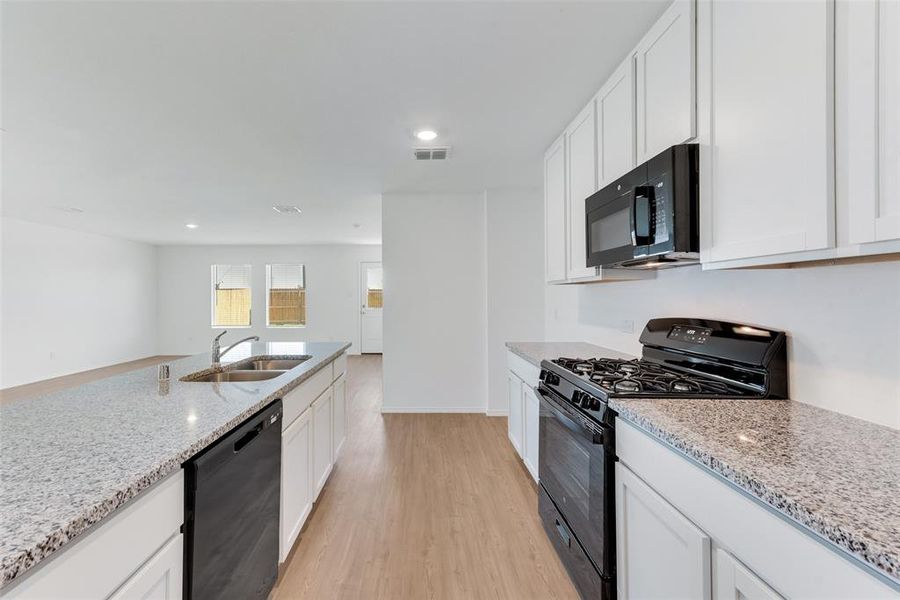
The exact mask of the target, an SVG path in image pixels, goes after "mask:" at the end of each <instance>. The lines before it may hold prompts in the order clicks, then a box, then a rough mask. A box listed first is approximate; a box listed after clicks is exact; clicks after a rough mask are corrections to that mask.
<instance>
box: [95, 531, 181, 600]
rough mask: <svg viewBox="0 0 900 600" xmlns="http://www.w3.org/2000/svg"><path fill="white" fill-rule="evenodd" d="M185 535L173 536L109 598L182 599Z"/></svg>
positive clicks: (141, 599)
mask: <svg viewBox="0 0 900 600" xmlns="http://www.w3.org/2000/svg"><path fill="white" fill-rule="evenodd" d="M183 554H184V536H183V535H181V534H178V535H176V536H175V537H173V538H172V539H171V540H169V542H168V543H167V544H166V545H165V546H163V547H162V549H160V551H159V552H157V553H156V554H155V555H153V557H152V558H151V559H150V560H148V561H147V562H146V563H145V564H144V566H142V567H141V568H140V569H138V571H137V573H135V574H134V575H132V576H131V578H129V579H128V581H126V582H125V584H124V585H123V586H122V587H120V588H119V589H118V590H117V591H116V593H114V594H113V595H112V596H110V600H181V597H182V587H183V584H184V580H183V575H182V570H183V568H184V558H183Z"/></svg>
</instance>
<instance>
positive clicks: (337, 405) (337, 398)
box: [333, 375, 347, 462]
mask: <svg viewBox="0 0 900 600" xmlns="http://www.w3.org/2000/svg"><path fill="white" fill-rule="evenodd" d="M346 381H347V378H346V377H344V376H343V375H341V376H340V377H339V378H338V380H337V381H335V382H334V400H333V402H334V458H333V460H334V461H335V462H337V457H338V454H339V453H340V451H341V448H342V447H343V446H344V440H345V439H347V384H346Z"/></svg>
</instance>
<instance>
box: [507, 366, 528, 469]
mask: <svg viewBox="0 0 900 600" xmlns="http://www.w3.org/2000/svg"><path fill="white" fill-rule="evenodd" d="M506 396H507V399H508V402H509V413H508V415H509V416H508V417H507V426H508V428H509V432H508V433H509V441H510V442H512V445H513V448H515V449H516V452H517V453H518V454H519V456H522V439H523V437H524V430H523V414H522V412H523V406H522V382H521V380H520V379H519V378H518V377H516V375H515V374H514V373H513V372H512V371H507V373H506Z"/></svg>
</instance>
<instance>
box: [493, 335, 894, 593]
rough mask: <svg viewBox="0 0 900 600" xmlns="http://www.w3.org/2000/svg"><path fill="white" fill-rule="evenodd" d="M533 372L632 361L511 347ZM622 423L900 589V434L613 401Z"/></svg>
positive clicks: (759, 414) (718, 407)
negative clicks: (583, 361) (563, 363)
mask: <svg viewBox="0 0 900 600" xmlns="http://www.w3.org/2000/svg"><path fill="white" fill-rule="evenodd" d="M508 346H509V348H510V350H512V351H513V352H515V353H516V354H518V355H520V356H522V357H523V358H525V359H526V360H529V361H530V362H532V363H534V364H540V359H541V358H556V357H558V356H577V357H596V356H605V357H614V358H615V357H626V358H627V357H628V355H623V354H622V353H620V352H617V351H615V350H609V349H606V348H602V347H599V346H594V345H591V344H585V343H571V344H568V343H567V344H559V343H546V344H544V343H510V344H508ZM609 405H610V407H611V408H613V409H614V410H615V411H616V412H617V413H618V414H619V416H620V417H621V418H623V419H625V420H627V421H629V422H630V423H633V424H634V425H636V426H638V427H640V428H641V429H643V430H645V431H647V432H648V433H650V434H651V435H653V436H654V437H656V438H658V439H659V440H661V441H662V442H664V443H665V444H667V445H669V446H671V447H672V448H674V449H675V450H676V451H678V452H680V453H682V454H684V455H686V456H688V457H689V458H690V459H692V460H694V461H696V462H697V463H700V464H701V465H703V466H704V467H706V468H708V469H710V470H711V471H713V472H714V473H716V474H718V475H720V476H722V477H724V478H725V479H726V480H728V481H729V482H731V483H733V484H734V485H735V486H737V487H738V488H739V489H741V490H743V491H744V492H746V493H747V494H749V495H750V496H752V497H754V498H756V499H758V500H759V501H761V502H763V503H765V504H766V505H768V506H769V507H771V508H774V509H775V510H777V511H778V512H780V513H782V514H784V515H786V516H787V517H789V518H790V519H792V520H794V521H795V522H797V523H798V524H799V525H801V526H802V527H803V528H804V529H806V530H807V531H809V532H811V533H812V534H814V535H817V536H820V537H821V538H823V539H824V540H827V541H828V542H830V543H831V544H834V545H835V546H837V548H838V549H840V550H843V551H846V552H847V553H849V554H850V555H852V556H853V557H855V558H857V559H858V560H860V561H862V562H863V563H865V564H866V565H868V566H869V567H871V568H873V569H874V570H876V571H877V572H879V573H881V574H882V575H884V576H886V577H887V578H888V579H889V580H891V581H893V582H895V584H896V585H897V586H900V431H897V430H895V429H891V428H889V427H884V426H881V425H876V424H874V423H869V422H868V421H863V420H860V419H855V418H853V417H848V416H846V415H842V414H840V413H836V412H833V411H829V410H824V409H821V408H817V407H814V406H811V405H808V404H804V403H802V402H794V401H791V400H724V399H723V400H719V399H712V400H711V399H689V398H677V399H661V398H660V399H633V400H626V399H621V398H620V399H611V400H610V401H609Z"/></svg>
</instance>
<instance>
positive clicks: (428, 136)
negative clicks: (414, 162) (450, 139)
mask: <svg viewBox="0 0 900 600" xmlns="http://www.w3.org/2000/svg"><path fill="white" fill-rule="evenodd" d="M416 137H417V138H419V139H420V140H422V141H423V142H430V141H431V140H433V139H435V138H436V137H437V131H434V130H433V129H421V130H419V131H417V132H416Z"/></svg>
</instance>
